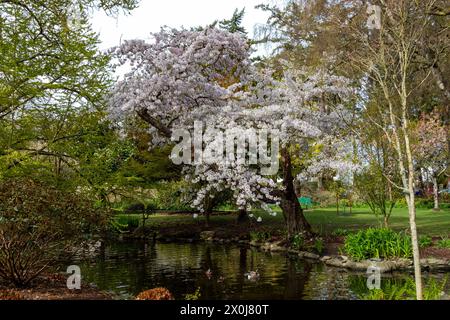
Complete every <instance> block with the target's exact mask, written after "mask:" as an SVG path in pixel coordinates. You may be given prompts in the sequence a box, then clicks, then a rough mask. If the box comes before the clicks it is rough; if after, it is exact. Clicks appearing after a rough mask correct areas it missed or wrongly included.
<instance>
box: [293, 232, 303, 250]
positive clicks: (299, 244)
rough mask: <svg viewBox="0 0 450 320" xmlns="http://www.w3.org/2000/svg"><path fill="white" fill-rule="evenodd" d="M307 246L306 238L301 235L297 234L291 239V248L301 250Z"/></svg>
mask: <svg viewBox="0 0 450 320" xmlns="http://www.w3.org/2000/svg"><path fill="white" fill-rule="evenodd" d="M304 246H305V237H304V236H303V234H301V233H297V234H296V235H294V236H293V237H292V239H291V248H293V249H295V250H300V249H302V248H303V247H304Z"/></svg>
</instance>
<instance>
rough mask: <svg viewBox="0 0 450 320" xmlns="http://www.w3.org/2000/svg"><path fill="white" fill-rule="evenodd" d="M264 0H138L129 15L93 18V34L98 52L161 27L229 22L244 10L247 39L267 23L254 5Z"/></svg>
mask: <svg viewBox="0 0 450 320" xmlns="http://www.w3.org/2000/svg"><path fill="white" fill-rule="evenodd" d="M264 2H266V1H265V0H141V2H140V5H139V7H138V8H137V9H135V10H133V11H132V12H131V14H129V15H123V14H121V15H120V16H119V17H117V18H113V17H108V16H107V15H106V14H104V13H102V12H98V13H95V14H94V15H93V17H92V24H93V28H94V31H97V32H99V33H100V39H101V41H102V44H101V46H100V48H101V49H107V48H110V47H113V46H116V45H118V44H119V43H120V40H121V39H122V40H128V39H148V37H149V33H150V32H157V31H159V29H160V27H161V26H163V25H167V26H169V27H181V26H184V27H186V28H189V27H193V26H199V25H202V26H204V25H208V24H210V23H212V22H213V21H214V20H222V19H229V18H230V17H231V16H232V15H233V12H234V9H236V8H238V9H242V8H243V7H245V9H246V14H245V17H244V21H243V25H244V27H245V28H246V30H247V32H248V33H249V36H250V37H252V36H253V31H254V26H255V25H256V24H262V23H265V22H266V21H267V17H268V14H267V13H265V12H263V11H262V10H259V9H255V6H256V5H258V4H260V3H264ZM261 53H262V52H261Z"/></svg>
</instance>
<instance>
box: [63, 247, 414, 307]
mask: <svg viewBox="0 0 450 320" xmlns="http://www.w3.org/2000/svg"><path fill="white" fill-rule="evenodd" d="M77 264H78V263H77ZM79 265H80V267H81V272H82V276H83V283H89V282H94V283H95V284H97V286H98V287H99V288H100V289H102V290H113V291H115V292H117V293H119V292H125V293H128V294H137V293H138V292H140V291H143V290H147V289H151V288H154V287H158V286H163V287H166V288H168V289H169V290H170V291H171V292H172V293H173V294H174V295H175V298H176V299H182V298H183V297H184V295H185V294H187V293H194V292H195V290H196V289H197V288H198V287H200V288H201V290H200V292H201V299H349V298H357V297H358V293H360V292H362V291H364V290H366V289H365V288H366V287H365V285H366V282H365V281H366V279H367V278H366V275H365V274H360V275H355V274H354V273H350V272H342V271H339V270H338V269H335V268H329V267H326V266H324V265H322V264H317V263H308V262H307V261H304V260H300V259H297V258H293V259H290V258H289V257H286V256H285V255H283V254H270V253H266V252H261V251H258V250H256V249H254V248H246V247H238V246H234V245H216V244H204V243H201V244H161V243H148V244H144V243H119V244H113V245H109V246H107V247H106V248H105V250H104V252H103V253H101V254H100V256H99V257H98V259H97V260H88V261H85V262H80V263H79ZM65 266H67V264H66V265H65ZM208 269H211V271H212V277H211V279H210V280H209V279H208V278H207V276H206V275H205V272H206V270H208ZM256 269H258V271H259V273H260V278H259V279H258V280H256V281H251V280H248V279H247V278H246V277H245V273H246V272H249V271H251V270H253V271H254V270H256ZM404 276H407V275H404ZM222 277H223V279H222ZM393 277H394V279H397V280H398V279H401V278H402V276H400V275H394V276H393ZM383 279H385V278H384V276H383ZM383 281H384V280H383ZM398 281H401V280H398ZM382 286H383V282H382Z"/></svg>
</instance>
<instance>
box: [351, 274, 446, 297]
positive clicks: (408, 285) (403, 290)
mask: <svg viewBox="0 0 450 320" xmlns="http://www.w3.org/2000/svg"><path fill="white" fill-rule="evenodd" d="M446 283H447V278H445V279H444V280H443V281H442V282H441V283H439V282H438V281H437V280H435V279H434V278H431V279H430V280H429V281H428V282H427V283H425V286H424V288H423V298H424V300H437V299H439V298H440V297H441V295H442V293H443V292H444V288H445V285H446ZM360 298H361V299H362V300H413V299H415V298H416V284H415V282H414V280H413V279H411V278H408V279H407V280H406V282H404V283H403V284H402V285H398V284H397V283H395V282H391V281H388V282H387V284H385V285H384V286H383V288H380V289H374V290H371V291H370V292H369V293H368V294H363V295H361V296H360Z"/></svg>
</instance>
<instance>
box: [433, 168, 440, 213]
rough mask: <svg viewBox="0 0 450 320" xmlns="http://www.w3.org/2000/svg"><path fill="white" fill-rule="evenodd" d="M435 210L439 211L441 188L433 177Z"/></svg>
mask: <svg viewBox="0 0 450 320" xmlns="http://www.w3.org/2000/svg"><path fill="white" fill-rule="evenodd" d="M433 196H434V210H436V211H437V210H439V188H438V181H437V178H436V176H433Z"/></svg>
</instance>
